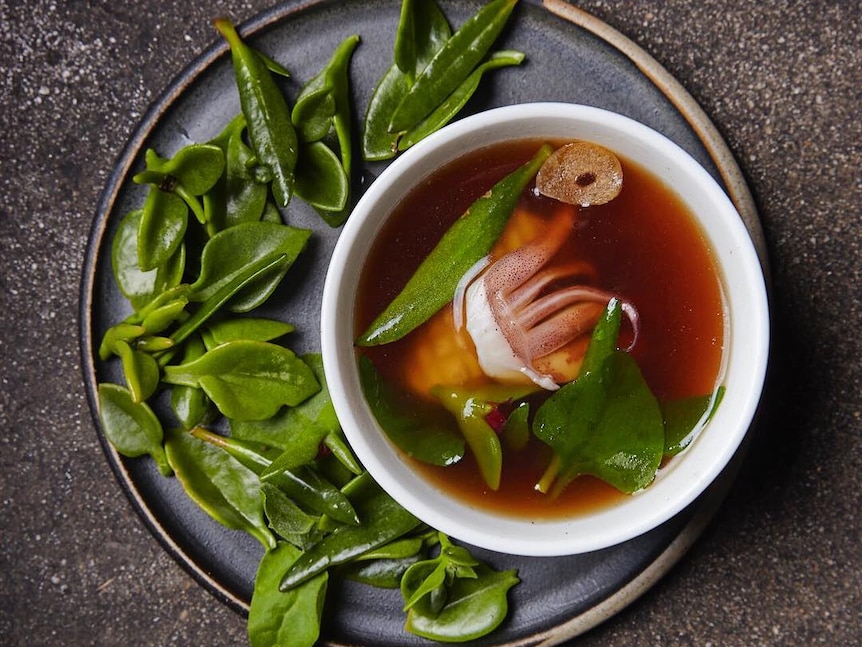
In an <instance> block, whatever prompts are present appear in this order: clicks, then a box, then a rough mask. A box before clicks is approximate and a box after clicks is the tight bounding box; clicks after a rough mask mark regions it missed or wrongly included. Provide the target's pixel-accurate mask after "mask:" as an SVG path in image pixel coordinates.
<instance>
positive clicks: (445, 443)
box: [359, 356, 465, 465]
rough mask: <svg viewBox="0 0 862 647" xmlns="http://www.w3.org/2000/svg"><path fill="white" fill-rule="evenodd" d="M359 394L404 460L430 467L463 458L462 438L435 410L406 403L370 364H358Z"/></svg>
mask: <svg viewBox="0 0 862 647" xmlns="http://www.w3.org/2000/svg"><path fill="white" fill-rule="evenodd" d="M359 375H360V379H361V382H362V392H363V394H364V395H365V399H366V400H367V401H368V405H369V406H370V407H371V411H372V412H373V413H374V417H375V418H377V422H378V423H379V424H380V426H381V427H382V428H383V430H384V431H385V432H386V435H387V437H388V438H389V440H391V441H392V442H393V443H395V445H396V446H397V447H398V448H399V449H400V450H401V451H403V452H404V453H405V454H407V455H408V456H411V457H412V458H415V459H416V460H419V461H422V462H423V463H428V464H430V465H451V464H453V463H457V462H458V461H460V460H461V459H462V458H463V457H464V450H465V442H464V437H463V436H462V435H461V434H459V433H457V432H456V431H454V430H453V429H452V426H451V422H450V421H449V419H448V416H447V415H445V414H444V415H443V416H442V417H441V413H442V412H441V411H440V409H439V407H437V406H435V405H431V404H428V403H425V402H422V403H419V402H412V401H411V402H406V401H404V399H403V398H402V397H399V395H400V394H398V393H397V392H396V390H395V388H394V387H393V386H392V385H390V384H387V383H386V382H384V381H383V379H382V378H381V376H380V374H379V373H378V372H377V369H376V368H374V364H372V363H371V360H370V359H368V358H367V357H365V356H362V357H361V358H360V360H359Z"/></svg>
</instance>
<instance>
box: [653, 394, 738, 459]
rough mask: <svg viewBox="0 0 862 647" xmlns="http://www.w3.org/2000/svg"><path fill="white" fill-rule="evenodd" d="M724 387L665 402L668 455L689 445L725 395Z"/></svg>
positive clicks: (665, 449)
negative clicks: (707, 393)
mask: <svg viewBox="0 0 862 647" xmlns="http://www.w3.org/2000/svg"><path fill="white" fill-rule="evenodd" d="M724 391H725V389H724V387H723V386H720V387H718V388H717V389H716V390H715V391H713V392H712V393H711V394H709V395H696V396H693V397H690V398H683V399H681V400H671V401H669V402H663V403H662V405H661V411H662V415H663V416H664V429H665V447H664V453H665V455H666V456H675V455H676V454H678V453H680V452H681V451H682V450H683V449H685V448H686V447H688V446H689V444H690V443H691V441H692V440H694V437H695V435H696V434H697V431H698V430H700V429H701V428H702V427H703V426H704V425H705V424H706V423H707V422H709V420H710V418H712V414H713V413H715V410H716V409H717V408H718V405H719V404H721V400H722V398H723V397H724Z"/></svg>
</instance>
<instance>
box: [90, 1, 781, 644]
mask: <svg viewBox="0 0 862 647" xmlns="http://www.w3.org/2000/svg"><path fill="white" fill-rule="evenodd" d="M330 1H331V0H285V1H284V2H281V3H278V4H276V5H274V6H272V7H270V8H269V9H266V10H264V11H262V12H259V13H258V14H256V15H255V16H253V17H252V18H250V19H248V20H247V21H244V22H242V23H241V24H239V26H238V29H239V31H240V33H241V34H242V35H243V37H251V36H255V35H257V34H259V33H261V32H263V31H265V30H266V29H268V28H270V27H273V26H274V25H276V24H277V23H279V22H281V21H284V20H287V19H289V18H290V17H291V16H294V15H297V14H300V13H302V12H304V11H307V10H309V9H311V8H313V7H315V6H318V5H325V4H326V3H327V2H330ZM527 1H528V2H530V4H534V5H537V6H539V7H541V8H543V9H545V10H547V11H548V12H550V13H551V14H553V15H555V16H557V17H558V18H559V19H561V20H563V21H564V22H567V23H569V24H571V25H573V26H574V27H576V28H580V29H583V30H585V31H586V32H588V33H590V34H592V35H593V36H596V37H597V38H599V39H600V40H601V41H603V42H604V43H605V44H607V45H610V46H611V47H612V48H613V49H615V50H616V51H617V52H619V53H621V54H622V55H623V56H625V58H627V59H628V60H629V61H630V62H631V63H633V64H634V65H635V67H637V69H638V70H639V71H640V72H641V73H642V74H643V75H644V76H645V77H646V78H647V79H648V80H649V81H650V82H651V83H652V84H653V85H654V86H655V87H656V88H657V89H658V90H659V91H660V92H661V94H662V95H663V96H664V97H665V98H666V99H667V100H668V101H669V102H670V103H671V104H672V106H673V107H674V108H675V109H676V110H677V112H678V113H679V115H680V116H681V117H682V118H683V119H684V120H685V121H686V122H687V123H688V125H689V126H690V127H691V128H692V130H693V131H694V133H695V135H696V137H697V139H698V140H699V142H700V143H701V145H703V146H704V148H705V149H706V152H707V153H708V155H709V157H710V158H711V160H712V162H713V163H714V164H715V166H716V169H717V170H718V173H719V174H720V176H721V180H722V185H723V188H724V189H725V191H726V192H727V193H728V195H729V197H730V199H731V201H732V202H733V203H734V205H735V206H736V209H737V211H738V212H739V214H740V217H741V219H742V221H743V223H744V224H745V227H746V229H747V230H748V233H749V236H750V237H751V239H752V242H753V243H754V247H755V250H756V251H757V255H758V257H759V259H760V263H761V266H762V269H763V273H764V278H765V282H766V286H767V292H770V291H771V281H770V270H769V262H768V254H767V247H766V242H765V236H764V233H763V229H762V224H761V221H760V216H759V213H758V209H757V206H756V203H755V200H754V197H753V195H752V193H751V190H750V187H749V185H748V182H747V181H746V179H745V176H744V173H743V171H742V169H741V168H740V166H739V164H738V162H737V161H736V158H735V156H734V154H733V152H732V150H731V149H730V147H729V146H728V144H727V142H726V141H725V139H724V138H723V136H722V135H721V133H720V131H719V130H718V128H717V127H716V126H715V124H714V123H713V122H712V120H711V119H710V118H709V116H708V115H707V113H706V112H705V111H704V110H703V108H702V107H701V106H700V104H699V103H698V102H697V100H696V99H695V98H694V97H693V96H692V95H691V94H690V93H689V92H688V90H686V89H685V87H684V86H683V85H682V84H681V83H680V82H679V81H678V80H677V79H676V78H675V77H674V76H673V75H672V74H671V73H670V72H669V71H668V70H667V69H666V68H665V67H664V66H663V65H662V64H661V63H659V62H658V61H657V60H656V59H655V58H654V57H653V56H652V55H651V54H649V53H648V52H647V51H646V50H645V49H643V48H642V47H640V46H639V45H638V44H636V43H635V42H634V41H633V40H632V39H630V38H629V37H628V36H626V35H624V34H623V33H622V32H620V31H618V30H616V29H615V28H613V27H612V26H610V25H609V24H608V23H606V22H604V21H603V20H601V19H600V18H598V17H596V16H594V15H593V14H590V13H589V12H587V11H585V10H583V9H580V8H578V7H575V6H574V5H571V4H569V3H568V2H566V0H532V1H531V0H527ZM227 54H228V46H227V44H226V43H224V42H220V41H217V42H215V43H213V44H211V45H210V46H208V47H207V48H205V49H204V50H203V51H201V52H200V54H198V55H197V56H196V57H195V58H194V59H193V60H192V61H190V62H189V63H188V64H187V65H186V66H185V67H184V68H183V69H182V70H181V71H180V72H179V74H177V75H176V76H175V77H174V78H173V79H172V80H171V81H170V82H169V83H168V85H167V86H166V87H165V89H164V90H163V91H162V92H161V93H160V94H159V95H158V96H157V97H156V98H155V99H154V100H153V101H152V103H151V104H150V106H149V107H148V109H147V110H146V112H145V113H144V115H143V117H141V119H140V120H139V121H138V122H137V124H136V126H135V128H134V129H133V130H132V131H131V133H130V134H129V135H128V137H127V139H126V141H125V142H124V144H123V147H122V149H121V150H120V153H119V154H118V156H117V157H116V158H115V161H114V163H113V165H112V167H111V169H112V170H111V172H110V173H109V175H108V176H107V178H106V180H105V183H104V189H103V190H102V192H101V194H100V197H99V199H98V202H97V205H96V209H95V216H94V219H93V223H92V225H91V229H90V232H89V235H88V237H87V242H86V249H85V258H84V263H83V268H82V274H81V281H80V287H79V297H80V302H79V317H78V321H79V330H78V337H79V342H80V352H81V369H82V373H83V378H84V382H85V391H86V398H87V402H88V408H89V410H90V414H91V418H92V420H93V424H94V428H95V430H96V435H97V437H98V439H99V443H100V445H101V447H102V450H103V452H104V453H105V455H106V458H107V459H108V463H109V465H110V467H111V470H112V472H113V474H114V477H115V479H116V480H117V481H118V482H119V484H120V486H121V488H122V490H123V492H124V493H125V496H126V498H127V499H128V502H129V503H130V505H131V507H132V509H133V510H134V512H135V513H136V514H137V516H138V517H139V518H140V519H141V520H142V521H143V523H144V525H145V526H146V527H147V530H148V531H149V532H150V534H151V535H152V536H153V537H155V539H156V540H157V541H158V542H159V544H160V545H161V546H162V548H163V549H164V550H165V551H166V552H167V553H168V554H169V555H170V556H171V557H172V558H173V559H174V561H176V562H177V563H178V564H179V565H180V566H181V567H183V569H184V570H185V571H186V572H187V573H188V574H189V575H190V576H191V577H192V578H193V579H194V580H195V581H196V582H197V583H198V584H199V585H201V586H203V587H204V588H205V589H206V590H207V591H208V592H209V593H210V594H211V595H213V596H214V597H215V598H216V599H218V600H219V601H220V602H221V603H223V604H225V605H226V606H228V607H229V608H231V609H232V610H234V611H235V612H237V613H238V614H240V615H242V616H246V615H247V614H248V609H249V605H248V603H247V602H246V601H245V600H244V599H242V597H241V596H240V595H238V594H237V593H235V592H233V591H231V590H230V589H229V588H228V587H227V586H225V585H224V584H222V583H221V582H219V581H218V580H217V579H216V578H215V577H214V576H212V575H211V574H209V573H207V572H206V570H205V569H204V568H203V567H202V565H200V564H199V563H197V562H196V561H195V559H194V557H193V556H192V555H190V554H189V553H188V552H187V551H186V550H184V549H183V548H182V547H181V546H180V545H179V544H178V543H176V541H174V539H173V538H172V537H171V536H170V534H169V532H168V530H167V528H165V527H164V526H163V524H161V523H160V521H159V519H158V518H157V516H156V514H155V513H154V511H153V509H152V508H151V506H150V505H148V503H147V501H146V500H145V498H144V497H143V495H142V493H141V492H140V491H139V490H138V489H137V488H136V487H135V485H134V483H133V482H132V477H131V474H130V473H129V471H128V469H127V467H126V464H125V459H124V458H123V457H122V456H120V454H119V453H118V452H117V451H116V450H115V449H114V448H113V446H111V445H110V443H108V441H107V439H106V438H105V436H104V434H103V433H99V429H100V427H101V423H100V419H99V414H98V401H97V396H96V389H95V385H96V384H97V380H96V362H95V357H96V355H95V351H96V348H95V345H94V340H93V338H92V327H93V308H92V305H93V301H94V294H95V287H96V269H97V265H98V261H99V259H98V254H97V253H96V250H97V249H99V248H100V247H101V243H102V242H103V240H104V238H105V235H106V231H107V227H108V220H109V219H108V218H107V217H105V214H107V213H109V211H110V208H111V206H112V205H113V204H115V202H116V200H117V196H118V194H119V192H120V190H121V188H122V186H123V183H122V179H123V178H125V177H127V176H128V173H129V170H130V168H131V167H132V165H133V164H134V162H135V160H136V159H137V157H138V153H139V152H140V150H141V147H142V146H143V144H144V142H145V141H146V140H147V138H148V137H149V135H150V134H151V133H152V131H153V129H154V128H156V127H157V125H158V124H159V122H160V120H161V118H162V117H163V116H164V115H165V114H166V113H167V112H168V111H169V110H170V109H171V107H172V106H173V105H174V104H175V102H176V101H177V100H178V99H179V98H180V97H181V96H182V95H183V93H184V92H185V91H186V90H187V89H188V88H189V87H190V85H191V84H192V83H194V82H195V81H196V80H197V79H198V78H199V77H200V76H201V75H202V74H204V73H205V72H206V70H208V69H209V68H211V66H212V65H213V64H214V63H216V62H217V61H218V60H219V59H220V58H222V57H224V56H226V55H227ZM756 424H757V423H756V420H755V422H754V423H753V425H752V428H751V429H749V432H748V433H747V435H746V438H745V440H744V441H743V445H742V446H741V447H740V449H739V450H738V452H737V454H736V455H735V456H734V458H733V459H732V461H731V463H730V464H729V465H728V467H727V468H726V469H725V471H724V472H723V473H722V474H721V476H720V477H719V478H718V479H717V480H716V481H715V482H714V483H713V484H712V486H710V488H709V489H708V490H707V493H706V494H704V495H702V497H701V498H700V499H698V500H697V501H696V502H695V503H694V504H692V507H693V508H694V511H693V513H692V514H691V518H690V519H689V520H688V521H687V522H686V523H685V525H684V526H683V527H682V529H681V530H680V531H679V533H678V534H677V536H676V537H675V538H674V539H673V540H672V541H671V542H670V543H669V544H668V545H667V546H666V547H665V549H664V550H662V551H661V552H660V553H659V554H658V555H657V556H656V557H655V558H654V559H653V560H652V561H651V562H650V564H649V565H648V566H647V567H646V568H644V569H643V570H642V571H641V572H640V573H638V574H637V575H636V576H635V577H634V578H633V579H631V580H630V581H629V582H627V583H625V584H624V585H623V586H622V587H621V588H619V589H618V590H616V591H615V592H613V593H611V594H610V595H609V596H608V597H607V598H605V599H603V600H602V601H600V602H599V603H597V604H596V605H594V606H593V607H591V608H590V609H588V610H587V611H585V612H583V613H581V614H579V615H577V616H574V617H571V618H569V619H568V620H567V621H565V622H563V623H560V624H557V625H556V626H554V627H552V628H551V629H548V630H546V631H544V632H541V633H538V634H535V635H533V636H531V637H529V638H526V639H521V640H516V641H515V642H509V643H506V644H505V645H502V644H501V645H500V647H516V646H520V645H523V646H525V647H526V645H531V646H536V647H551V646H553V645H559V644H561V643H563V642H565V641H567V640H571V639H572V638H575V637H577V636H579V635H581V634H583V633H585V632H587V631H589V630H590V629H592V628H594V627H596V626H598V625H599V624H601V623H603V622H605V621H606V620H609V619H610V618H612V617H614V616H615V615H617V614H618V613H619V612H621V611H622V610H623V609H625V608H626V607H628V606H629V605H630V604H632V603H633V602H634V601H635V600H637V599H638V598H639V597H640V596H641V595H643V594H644V593H646V592H647V591H648V590H649V589H651V588H652V587H653V586H654V585H655V584H656V583H657V582H658V581H659V580H660V579H662V578H663V577H664V576H665V575H666V574H667V573H668V571H669V570H670V569H671V568H672V567H673V566H674V565H675V564H677V563H678V562H679V561H680V560H681V559H682V557H683V556H684V555H685V554H686V553H687V552H688V551H689V549H690V548H691V547H692V546H693V545H694V543H695V542H696V540H697V539H698V537H699V536H700V535H701V534H702V532H703V531H704V529H705V528H706V527H707V526H708V524H709V522H710V521H711V520H712V518H713V517H714V516H715V513H716V512H717V510H718V508H719V507H720V505H721V503H722V501H723V500H724V498H725V496H726V494H727V492H728V490H729V489H730V486H731V484H732V483H733V481H734V480H735V476H736V474H737V472H738V470H739V467H740V464H741V462H742V459H743V458H744V455H745V453H746V449H747V445H748V444H749V441H750V438H751V435H752V430H753V429H754V427H756ZM686 513H687V512H683V513H681V514H686ZM329 644H331V645H332V646H333V647H335V645H336V644H337V643H329Z"/></svg>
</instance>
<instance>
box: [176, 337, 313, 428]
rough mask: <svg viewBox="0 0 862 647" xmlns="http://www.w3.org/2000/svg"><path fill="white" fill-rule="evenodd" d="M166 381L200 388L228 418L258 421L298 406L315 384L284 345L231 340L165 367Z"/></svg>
mask: <svg viewBox="0 0 862 647" xmlns="http://www.w3.org/2000/svg"><path fill="white" fill-rule="evenodd" d="M164 380H165V382H168V383H170V384H185V385H186V386H199V387H201V388H202V389H203V390H204V391H205V392H206V394H207V395H208V396H209V397H210V399H211V400H212V401H213V402H214V403H215V405H216V406H217V407H218V409H219V411H221V412H222V413H223V414H224V415H225V416H227V417H228V418H232V419H236V420H263V419H265V418H269V417H271V416H272V415H274V414H275V413H276V412H277V411H278V410H279V408H281V407H282V406H284V405H288V406H293V405H296V404H299V403H300V402H302V401H303V400H305V399H306V398H308V397H309V396H311V395H313V394H314V393H317V391H318V390H319V389H320V385H319V383H318V382H317V379H316V378H315V377H314V374H313V373H312V372H311V369H310V368H308V365H306V364H305V362H303V361H302V360H301V359H300V358H298V357H297V356H296V355H294V353H293V352H292V351H290V350H288V349H287V348H284V347H282V346H278V345H276V344H270V343H268V342H258V341H248V340H235V341H231V342H227V343H225V344H222V345H221V346H218V347H216V348H214V349H213V350H211V351H208V352H207V353H206V354H205V355H203V356H202V357H200V358H198V359H196V360H194V361H192V362H189V363H187V364H181V365H178V366H166V367H165V374H164Z"/></svg>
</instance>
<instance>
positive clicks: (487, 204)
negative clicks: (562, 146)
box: [357, 146, 551, 346]
mask: <svg viewBox="0 0 862 647" xmlns="http://www.w3.org/2000/svg"><path fill="white" fill-rule="evenodd" d="M550 154H551V148H550V146H542V147H541V148H540V149H539V151H538V152H537V153H536V155H535V156H534V157H533V159H532V160H530V161H529V162H527V163H526V164H524V165H522V166H521V167H520V168H518V169H516V170H515V171H513V172H512V173H510V174H509V175H507V176H506V177H504V178H503V179H502V180H500V181H499V182H497V183H495V184H494V185H493V186H492V187H490V190H489V191H488V192H487V193H485V194H484V195H482V196H481V197H480V198H479V199H478V200H476V201H475V202H474V203H473V204H471V205H470V207H469V208H468V209H467V211H466V213H465V214H464V215H462V216H461V217H460V218H458V220H456V221H455V222H454V223H453V224H452V226H451V227H449V229H448V230H447V231H446V233H445V234H443V237H442V238H441V239H440V241H439V242H438V243H437V245H435V246H434V249H432V250H431V252H430V253H429V254H428V256H426V257H425V259H424V260H423V261H422V263H421V264H420V265H419V267H418V268H417V269H416V271H415V272H414V273H413V276H411V277H410V279H409V280H408V281H407V284H406V285H405V286H404V288H403V289H402V290H401V292H399V293H398V294H397V295H396V297H395V298H394V299H393V300H392V302H391V303H390V304H389V305H388V306H387V307H386V308H385V310H384V311H383V312H382V313H380V314H379V315H378V316H377V318H375V320H374V321H372V322H371V324H370V325H369V326H368V328H367V330H366V331H365V332H364V333H363V334H362V335H361V336H360V338H359V340H358V341H357V343H358V344H359V345H361V346H376V345H380V344H388V343H390V342H393V341H396V340H398V339H401V338H402V337H404V336H405V335H407V334H408V333H409V332H410V331H412V330H414V329H415V328H416V327H417V326H419V325H421V324H422V323H424V322H425V321H427V320H428V319H429V318H431V317H432V316H433V315H434V314H435V313H436V312H437V311H438V310H440V308H442V307H443V306H444V305H446V304H447V303H449V302H450V301H451V300H452V297H453V295H454V294H455V288H456V286H457V285H458V282H459V281H460V280H461V278H462V277H463V276H464V273H465V272H467V270H469V269H470V268H471V267H472V266H473V265H475V264H476V262H477V261H479V260H480V259H481V258H482V257H484V256H486V255H487V254H488V252H490V251H491V248H492V247H493V246H494V243H496V242H497V239H498V238H499V236H500V234H501V233H502V231H503V229H504V228H505V226H506V223H507V222H508V220H509V216H511V215H512V212H513V211H514V209H515V205H516V204H517V202H518V199H519V198H520V196H521V192H522V191H523V190H524V188H525V187H526V186H527V184H528V183H529V182H530V180H531V179H532V178H533V177H534V176H535V175H536V172H537V171H538V170H539V167H540V166H541V165H542V163H543V162H544V161H545V160H546V159H547V158H548V156H549V155H550Z"/></svg>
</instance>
